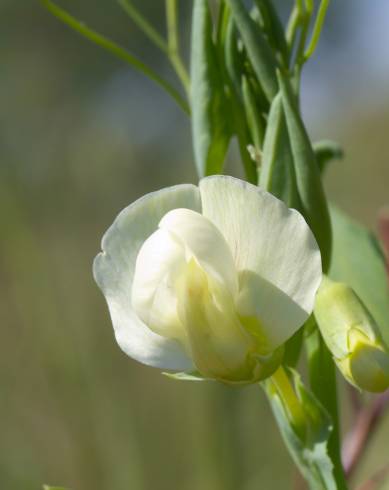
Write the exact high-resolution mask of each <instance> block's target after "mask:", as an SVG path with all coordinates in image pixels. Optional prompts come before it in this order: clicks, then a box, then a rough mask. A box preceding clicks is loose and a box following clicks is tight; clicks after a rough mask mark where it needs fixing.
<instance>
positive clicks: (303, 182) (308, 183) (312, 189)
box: [278, 72, 332, 272]
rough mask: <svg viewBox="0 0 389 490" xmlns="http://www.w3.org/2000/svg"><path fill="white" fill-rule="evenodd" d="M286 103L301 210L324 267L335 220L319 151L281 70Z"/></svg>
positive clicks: (284, 103) (280, 76) (280, 75)
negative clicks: (321, 174)
mask: <svg viewBox="0 0 389 490" xmlns="http://www.w3.org/2000/svg"><path fill="white" fill-rule="evenodd" d="M278 75H279V77H278V79H279V83H280V88H281V93H282V103H283V107H284V111H285V119H286V125H287V127H288V133H289V141H290V145H291V151H292V155H293V163H294V169H295V173H296V185H297V190H298V194H299V197H300V201H301V209H300V211H301V212H302V214H303V215H304V217H305V219H306V220H307V223H308V224H309V226H310V227H311V229H312V231H313V234H314V235H315V237H316V240H317V243H318V245H319V247H320V251H321V256H322V262H323V270H324V272H326V271H327V270H328V267H329V265H330V259H331V245H332V237H331V222H330V216H329V211H328V206H327V200H326V197H325V194H324V189H323V184H322V181H321V177H320V172H319V167H318V165H317V162H316V157H315V153H314V151H313V148H312V145H311V142H310V140H309V137H308V134H307V131H306V129H305V127H304V123H303V121H302V119H301V117H300V113H299V109H298V107H297V103H296V100H295V97H294V94H293V91H292V88H291V86H290V82H289V80H288V79H287V78H286V77H285V76H284V75H283V74H281V73H280V72H279V73H278Z"/></svg>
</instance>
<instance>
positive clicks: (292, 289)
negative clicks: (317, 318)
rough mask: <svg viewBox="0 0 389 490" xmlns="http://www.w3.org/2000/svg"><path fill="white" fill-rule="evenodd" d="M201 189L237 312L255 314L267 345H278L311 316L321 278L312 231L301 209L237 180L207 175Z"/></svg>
mask: <svg viewBox="0 0 389 490" xmlns="http://www.w3.org/2000/svg"><path fill="white" fill-rule="evenodd" d="M200 193H201V202H202V209H203V211H202V212H203V214H204V216H206V217H208V218H209V219H210V220H211V221H212V222H213V223H214V224H215V225H216V226H217V227H218V228H219V230H220V231H221V232H222V234H223V235H224V237H225V239H226V241H227V243H228V244H229V246H230V249H231V250H232V253H233V257H234V262H235V264H236V268H237V270H238V271H239V276H240V277H239V286H240V295H239V297H238V304H237V306H238V307H239V308H241V310H242V311H241V314H242V315H243V316H247V317H250V316H256V317H257V318H258V320H259V322H260V324H261V325H262V328H263V330H264V333H265V334H267V336H268V338H269V340H271V343H272V346H273V347H276V346H278V345H280V344H281V343H283V342H284V341H285V340H286V339H287V338H289V337H290V336H291V335H292V334H293V333H294V332H295V331H296V330H297V329H298V328H299V327H300V326H301V325H302V323H303V322H304V321H305V320H306V319H307V318H308V316H309V315H310V314H311V312H312V310H313V305H314V299H315V294H316V291H317V289H318V287H319V284H320V281H321V278H322V270H321V258H320V251H319V248H318V245H317V243H316V240H315V238H314V236H313V234H312V232H311V230H310V229H309V227H308V225H307V223H306V222H305V220H304V218H303V217H302V215H301V214H300V213H298V212H297V211H295V210H293V209H289V208H288V207H287V206H286V205H285V204H284V203H283V202H282V201H280V200H279V199H277V198H275V197H274V196H273V195H271V194H269V193H268V192H266V191H264V190H263V189H260V188H259V187H256V186H253V185H251V184H248V183H246V182H243V181H241V180H239V179H235V178H233V177H226V176H213V177H207V178H205V179H202V180H201V181H200Z"/></svg>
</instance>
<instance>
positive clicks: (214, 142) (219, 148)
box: [191, 0, 231, 177]
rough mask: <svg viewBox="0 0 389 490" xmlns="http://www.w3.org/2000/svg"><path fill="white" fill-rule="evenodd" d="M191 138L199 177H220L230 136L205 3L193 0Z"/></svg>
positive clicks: (206, 4) (220, 76)
mask: <svg viewBox="0 0 389 490" xmlns="http://www.w3.org/2000/svg"><path fill="white" fill-rule="evenodd" d="M191 87H192V88H191V107H192V135H193V145H194V154H195V160H196V165H197V171H198V174H199V176H200V177H204V176H205V175H212V174H218V173H221V171H222V168H223V163H224V158H225V154H226V151H227V147H228V142H229V140H230V136H231V132H230V130H229V125H228V103H227V101H226V98H225V95H224V84H223V79H222V75H221V72H220V70H219V67H218V59H217V56H216V49H215V46H214V43H213V40H212V19H211V14H210V11H209V6H208V2H207V0H195V1H194V6H193V21H192V51H191Z"/></svg>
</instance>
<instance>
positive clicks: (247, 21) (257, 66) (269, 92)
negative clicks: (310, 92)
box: [227, 0, 278, 102]
mask: <svg viewBox="0 0 389 490" xmlns="http://www.w3.org/2000/svg"><path fill="white" fill-rule="evenodd" d="M227 4H228V5H229V6H230V8H231V14H232V17H233V19H234V21H235V24H236V26H237V28H238V30H239V33H240V36H241V38H242V41H243V44H244V46H245V48H246V50H247V55H248V58H249V60H250V62H251V64H252V67H253V70H254V72H255V74H256V76H257V78H258V81H259V83H260V85H261V87H262V89H263V91H264V93H265V95H266V98H267V100H268V101H269V102H271V101H272V99H273V97H275V95H276V94H277V92H278V84H277V76H276V68H277V60H276V58H275V56H274V54H273V52H272V50H271V48H270V46H269V44H268V43H267V41H266V39H265V37H264V35H263V32H262V31H261V29H260V27H259V26H258V24H256V23H255V22H254V21H253V19H252V18H251V17H250V15H249V13H248V11H247V10H246V8H245V7H244V5H243V3H242V2H241V0H227Z"/></svg>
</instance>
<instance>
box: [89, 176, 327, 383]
mask: <svg viewBox="0 0 389 490" xmlns="http://www.w3.org/2000/svg"><path fill="white" fill-rule="evenodd" d="M102 250H103V252H102V253H100V254H99V255H98V256H97V257H96V259H95V262H94V275H95V279H96V282H97V283H98V285H99V286H100V288H101V289H102V291H103V293H104V295H105V297H106V300H107V302H108V306H109V310H110V313H111V318H112V323H113V326H114V329H115V335H116V339H117V341H118V343H119V345H120V347H121V348H122V349H123V350H124V352H126V353H127V354H128V355H129V356H131V357H132V358H134V359H136V360H138V361H140V362H142V363H144V364H148V365H151V366H155V367H158V368H162V369H169V370H173V371H189V372H191V371H192V372H193V371H197V372H199V373H200V374H201V375H202V376H204V377H207V378H214V379H218V380H221V381H224V382H230V383H246V382H253V381H257V380H259V379H263V378H264V377H266V376H269V375H270V374H271V373H272V372H273V371H274V370H275V369H276V368H277V366H278V365H279V363H280V362H281V357H282V346H283V344H284V342H285V341H286V340H287V339H288V338H289V337H290V336H291V335H293V333H295V332H296V331H297V330H298V328H299V327H301V325H302V324H303V323H304V322H305V321H306V320H307V318H308V316H309V315H310V314H311V312H312V310H313V305H314V299H315V294H316V291H317V289H318V287H319V284H320V281H321V277H322V272H321V258H320V252H319V248H318V246H317V243H316V241H315V239H314V237H313V235H312V232H311V231H310V229H309V227H308V225H307V224H306V222H305V220H304V218H303V217H302V216H301V215H300V214H299V213H298V212H297V211H295V210H293V209H288V208H287V207H286V206H285V204H284V203H283V202H281V201H280V200H278V199H276V198H275V197H274V196H272V195H271V194H269V193H267V192H265V191H263V190H261V189H260V188H258V187H255V186H253V185H251V184H248V183H246V182H243V181H241V180H238V179H235V178H233V177H226V176H212V177H207V178H205V179H202V180H201V181H200V184H199V187H196V186H193V185H178V186H175V187H169V188H166V189H162V190H161V191H158V192H154V193H151V194H148V195H146V196H144V197H143V198H141V199H139V200H138V201H136V202H135V203H133V204H131V205H130V206H128V207H127V208H125V209H124V210H123V211H122V212H121V213H120V214H119V216H118V217H117V218H116V220H115V221H114V223H113V225H112V226H111V227H110V228H109V229H108V231H107V232H106V234H105V236H104V238H103V241H102Z"/></svg>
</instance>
